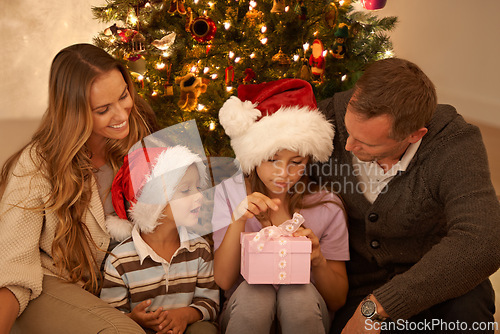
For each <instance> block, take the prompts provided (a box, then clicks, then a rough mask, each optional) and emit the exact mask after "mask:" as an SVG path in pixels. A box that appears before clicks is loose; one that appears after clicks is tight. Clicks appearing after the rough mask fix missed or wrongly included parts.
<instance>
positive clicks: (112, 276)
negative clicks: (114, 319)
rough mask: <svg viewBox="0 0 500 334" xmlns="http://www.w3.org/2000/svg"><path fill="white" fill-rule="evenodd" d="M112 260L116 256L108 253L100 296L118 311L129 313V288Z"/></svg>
mask: <svg viewBox="0 0 500 334" xmlns="http://www.w3.org/2000/svg"><path fill="white" fill-rule="evenodd" d="M115 249H116V248H115ZM114 260H116V258H115V257H114V256H113V255H109V256H108V258H107V259H106V264H105V265H104V281H103V283H102V289H101V295H100V298H101V299H102V300H104V301H105V302H107V303H108V304H110V305H111V306H113V307H115V308H117V309H119V310H120V311H123V312H125V313H130V312H131V311H132V310H131V306H130V300H129V288H128V285H127V283H126V282H125V281H124V280H123V277H122V275H120V273H119V272H118V270H117V269H116V267H115V266H114V263H113V261H114Z"/></svg>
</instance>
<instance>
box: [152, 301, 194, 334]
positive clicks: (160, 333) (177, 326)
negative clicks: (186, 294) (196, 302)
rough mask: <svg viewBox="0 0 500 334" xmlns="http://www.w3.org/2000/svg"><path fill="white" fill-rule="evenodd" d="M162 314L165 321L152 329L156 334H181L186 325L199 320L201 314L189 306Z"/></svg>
mask: <svg viewBox="0 0 500 334" xmlns="http://www.w3.org/2000/svg"><path fill="white" fill-rule="evenodd" d="M164 314H165V316H166V318H165V320H163V322H162V323H161V324H160V326H158V328H154V329H155V330H157V333H156V334H182V333H184V331H185V330H186V327H187V325H189V324H191V323H193V322H195V321H197V320H200V319H201V312H199V311H198V310H196V309H194V308H192V307H189V306H188V307H181V308H177V309H172V310H168V311H164ZM193 317H194V318H193Z"/></svg>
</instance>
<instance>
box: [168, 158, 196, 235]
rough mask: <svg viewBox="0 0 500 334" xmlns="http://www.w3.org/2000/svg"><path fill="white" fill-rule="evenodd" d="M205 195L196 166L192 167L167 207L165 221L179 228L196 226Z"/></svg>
mask: <svg viewBox="0 0 500 334" xmlns="http://www.w3.org/2000/svg"><path fill="white" fill-rule="evenodd" d="M202 200H203V194H202V193H201V191H200V175H199V173H198V168H196V165H194V164H193V165H191V166H189V168H188V169H187V171H186V174H184V176H183V177H182V179H181V181H180V182H179V184H178V185H177V190H176V191H175V192H174V194H173V196H172V199H171V200H170V202H169V203H168V205H167V206H166V207H165V210H164V214H165V219H167V220H169V221H173V222H175V224H176V225H177V226H181V225H182V226H194V225H196V224H197V223H198V217H199V215H200V209H201V204H202Z"/></svg>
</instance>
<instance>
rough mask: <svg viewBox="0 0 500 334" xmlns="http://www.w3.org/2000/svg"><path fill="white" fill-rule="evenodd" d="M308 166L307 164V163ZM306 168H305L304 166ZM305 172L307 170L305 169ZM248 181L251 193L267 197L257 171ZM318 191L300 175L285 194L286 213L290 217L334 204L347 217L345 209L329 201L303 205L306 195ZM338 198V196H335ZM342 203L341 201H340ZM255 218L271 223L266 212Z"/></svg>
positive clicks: (314, 185)
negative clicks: (286, 199) (307, 210)
mask: <svg viewBox="0 0 500 334" xmlns="http://www.w3.org/2000/svg"><path fill="white" fill-rule="evenodd" d="M308 164H309V163H308ZM306 167H307V166H306ZM306 170H307V168H306ZM248 181H249V183H250V190H251V192H252V193H253V192H260V193H262V194H264V195H266V196H269V192H268V191H267V187H266V186H265V184H264V182H262V180H261V179H260V178H259V176H258V175H257V169H256V168H254V169H252V171H251V172H250V174H249V175H248ZM299 184H301V185H304V186H303V187H300V189H299V187H297V185H299ZM319 191H320V187H319V185H318V184H317V183H315V182H313V181H311V179H310V178H309V176H307V175H306V174H304V175H302V177H301V178H300V179H299V181H297V183H296V184H295V185H294V186H293V187H292V188H291V189H290V190H288V192H287V196H288V199H289V200H288V208H287V209H288V213H289V214H290V216H293V214H294V213H295V212H297V211H299V210H301V209H308V208H313V207H316V206H320V205H322V204H326V203H334V204H335V205H338V206H339V207H340V208H341V209H342V211H344V215H345V216H346V217H347V213H346V212H345V209H344V207H343V205H341V203H338V202H335V201H331V200H319V201H316V202H314V203H308V204H306V203H304V197H306V196H307V195H311V194H314V193H318V192H319ZM337 196H338V195H337ZM338 197H339V199H340V196H338ZM340 200H341V201H342V199H340ZM255 218H257V220H259V221H260V222H261V223H264V222H268V223H271V219H270V218H269V214H268V213H267V212H264V213H262V214H259V215H257V216H256V217H255Z"/></svg>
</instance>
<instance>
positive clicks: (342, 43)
mask: <svg viewBox="0 0 500 334" xmlns="http://www.w3.org/2000/svg"><path fill="white" fill-rule="evenodd" d="M334 35H335V44H334V45H333V50H332V54H333V56H334V57H335V58H337V59H343V58H344V56H345V53H346V52H347V47H346V40H347V37H348V36H349V27H348V26H347V25H346V24H344V23H342V24H340V25H339V27H338V28H337V31H335V34H334Z"/></svg>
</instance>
